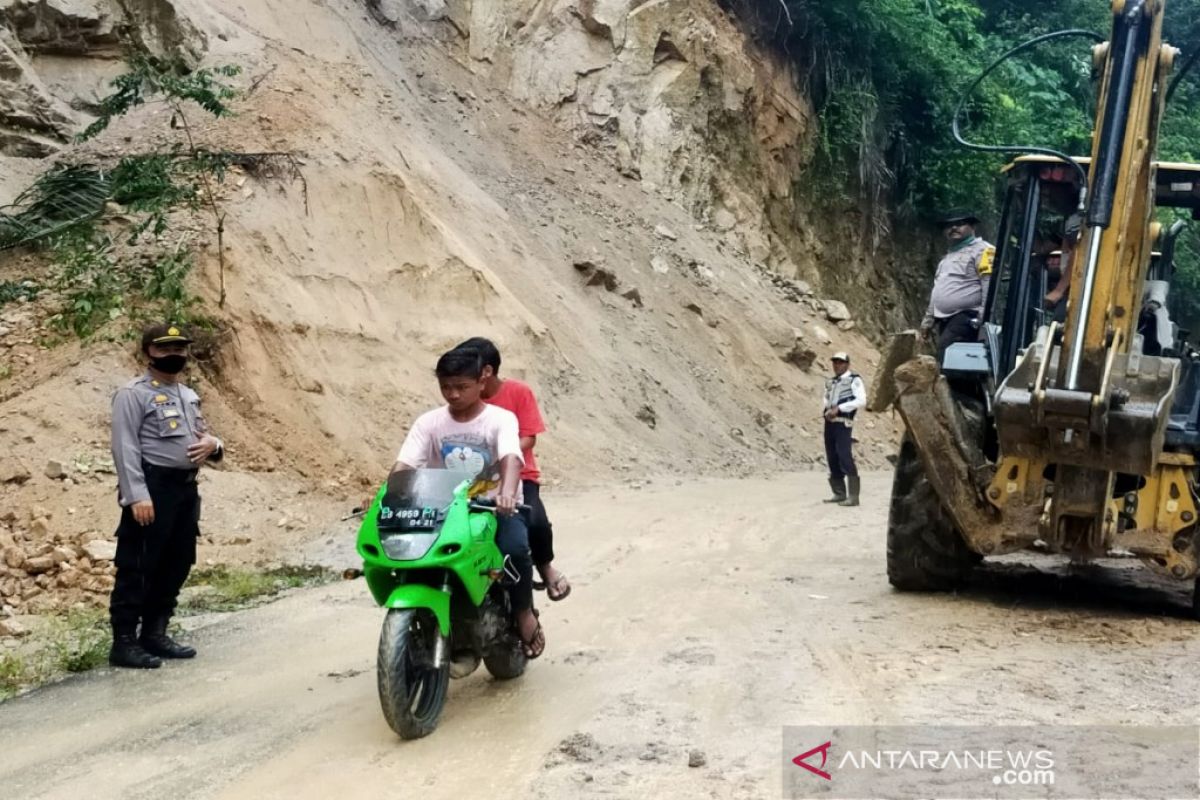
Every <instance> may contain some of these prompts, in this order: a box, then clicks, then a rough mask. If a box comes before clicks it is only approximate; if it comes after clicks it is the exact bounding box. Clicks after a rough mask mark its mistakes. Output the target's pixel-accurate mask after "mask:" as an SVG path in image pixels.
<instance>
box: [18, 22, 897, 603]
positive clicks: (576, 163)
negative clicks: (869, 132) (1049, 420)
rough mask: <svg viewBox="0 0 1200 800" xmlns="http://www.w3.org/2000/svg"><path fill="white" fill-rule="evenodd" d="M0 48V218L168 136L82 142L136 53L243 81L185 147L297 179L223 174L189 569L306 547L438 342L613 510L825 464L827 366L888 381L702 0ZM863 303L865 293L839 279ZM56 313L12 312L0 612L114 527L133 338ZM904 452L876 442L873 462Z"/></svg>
mask: <svg viewBox="0 0 1200 800" xmlns="http://www.w3.org/2000/svg"><path fill="white" fill-rule="evenodd" d="M0 29H6V30H7V32H6V33H4V34H3V41H4V42H5V46H6V47H7V50H6V51H5V52H6V53H7V54H9V55H11V56H12V57H13V58H14V59H16V62H17V63H19V64H20V69H19V70H17V72H15V73H13V72H5V73H4V74H5V75H6V76H12V77H6V79H5V80H6V81H7V83H5V84H4V85H3V88H2V89H0V94H3V95H5V97H6V99H5V100H3V102H4V103H7V104H8V105H5V106H0V107H2V108H6V109H16V108H17V106H18V105H19V102H18V101H19V100H20V97H26V98H41V99H40V100H37V102H36V103H35V102H34V100H33V99H30V100H29V101H28V102H29V104H31V105H28V106H27V108H30V109H32V108H34V107H35V106H36V107H37V108H42V109H44V111H43V112H38V113H32V112H30V113H23V112H20V111H17V110H13V111H6V112H4V113H3V115H2V116H0V127H3V128H4V129H5V130H6V131H8V133H7V134H6V136H7V139H6V140H7V141H10V142H12V143H13V144H12V145H11V146H6V149H5V153H6V154H7V155H6V157H5V158H4V161H3V166H5V167H11V168H12V169H10V170H9V171H7V172H6V174H5V177H4V178H2V179H0V197H8V198H11V197H13V196H14V195H15V194H16V193H17V192H19V191H20V190H21V189H22V188H23V187H24V186H25V185H27V184H28V181H29V179H30V177H31V176H33V175H35V174H36V173H37V172H38V171H40V170H41V169H44V168H46V166H48V164H49V163H52V162H53V161H56V160H57V161H80V160H87V159H94V158H98V157H100V156H104V155H107V156H111V154H113V153H119V152H122V151H131V150H135V149H137V148H144V147H146V146H148V145H149V144H150V143H152V142H156V141H158V139H157V138H156V137H160V136H161V131H162V130H163V128H164V127H165V126H164V121H165V120H164V118H163V115H164V114H165V113H167V112H165V111H164V110H163V109H162V108H160V107H153V106H147V107H145V108H144V109H141V110H139V111H138V112H137V113H135V114H134V115H132V116H131V117H129V118H127V119H125V120H122V121H121V122H120V123H119V124H117V125H115V126H114V127H113V128H112V129H111V130H110V131H109V132H107V133H106V134H104V136H102V137H101V138H100V139H98V140H97V141H95V142H93V143H90V144H89V145H87V146H86V147H79V146H75V145H70V144H68V140H69V136H70V132H71V131H73V130H76V129H78V128H79V127H80V126H81V125H82V124H84V123H85V122H86V120H87V119H88V115H89V109H91V108H94V104H95V101H96V97H97V96H98V92H99V91H100V90H99V89H98V88H97V87H98V86H99V85H102V83H103V81H104V79H105V78H107V77H109V76H111V75H112V74H114V73H115V72H118V71H119V70H120V64H119V63H118V62H116V61H115V60H113V56H114V54H115V53H117V52H119V51H120V48H121V46H123V44H124V43H126V42H140V43H141V44H142V45H143V46H147V47H151V48H156V49H157V50H158V51H159V52H171V53H175V54H177V55H180V56H181V57H185V58H188V59H192V60H193V61H195V62H197V63H199V62H201V61H202V62H203V63H207V64H226V63H237V64H240V65H241V66H242V67H243V68H244V73H243V75H242V77H241V79H240V80H241V83H242V88H243V90H244V96H243V98H242V100H241V101H240V102H239V104H238V112H239V113H238V115H237V116H236V117H235V118H232V119H230V120H226V121H222V122H220V123H215V124H212V125H210V126H208V127H207V128H205V129H203V130H202V131H201V132H200V135H201V136H202V137H203V138H204V141H205V142H206V143H207V144H208V145H209V146H212V147H228V148H232V149H239V150H249V151H262V150H276V151H291V152H295V153H296V154H298V156H299V158H300V159H301V162H302V170H303V177H304V182H303V184H301V183H299V182H289V181H279V180H274V179H269V178H265V177H263V176H254V175H246V174H233V175H231V176H230V178H229V180H228V181H227V182H226V184H225V186H224V190H223V191H224V195H225V201H226V204H227V207H228V209H229V211H230V214H229V219H228V221H227V223H226V233H225V245H226V252H225V258H226V261H227V265H228V274H227V275H226V288H227V290H228V303H227V305H226V307H225V308H224V309H223V310H218V309H216V307H215V302H214V298H215V297H216V280H217V276H216V265H215V261H216V257H215V256H216V254H215V246H214V244H213V243H212V242H211V241H209V242H208V243H207V246H206V249H205V250H204V251H203V253H202V255H203V258H202V259H201V264H200V267H199V269H198V270H197V272H196V274H195V281H196V286H197V291H199V292H200V294H201V295H202V296H203V297H205V298H207V299H208V306H207V310H208V311H209V312H211V313H212V314H213V315H214V316H216V317H217V318H219V319H220V321H221V322H222V323H223V324H224V325H225V326H227V328H226V330H227V331H228V334H227V335H226V336H224V337H222V338H220V339H219V340H217V341H215V342H213V343H211V346H210V347H208V348H206V350H205V353H204V355H205V358H204V360H203V361H202V363H201V369H199V370H194V371H193V376H192V382H193V383H194V384H195V385H197V388H198V389H199V391H200V392H201V394H202V396H203V397H204V398H205V402H206V407H207V414H208V416H209V418H210V420H212V422H213V423H214V425H215V426H216V427H217V428H218V430H219V431H220V432H221V434H222V435H223V436H224V438H225V439H226V440H227V441H228V442H229V446H230V458H229V459H228V463H227V464H226V465H225V466H224V467H222V469H221V470H219V471H211V472H210V473H209V477H208V479H207V481H206V483H207V486H206V488H205V493H206V505H205V514H206V521H205V530H206V540H205V542H204V543H203V548H202V554H201V559H202V560H242V561H253V560H262V559H269V560H287V558H288V556H289V554H290V553H291V552H294V544H295V543H296V542H297V541H299V540H301V539H304V538H312V537H314V536H316V535H318V533H319V532H320V531H321V530H322V529H323V528H324V527H325V524H326V523H328V522H330V521H332V520H333V519H334V518H335V516H336V513H337V509H339V508H345V507H346V505H347V504H349V503H350V501H351V500H354V499H357V497H358V496H359V493H360V492H361V491H362V489H363V487H365V486H369V485H370V484H371V483H373V482H374V481H375V480H377V479H378V477H379V475H380V474H381V471H382V470H383V469H384V468H385V465H386V464H387V463H389V462H390V460H391V458H392V454H393V453H394V451H395V449H396V447H397V446H398V444H399V441H400V439H401V438H402V436H403V432H404V430H405V427H406V425H407V423H408V421H409V420H410V419H411V418H412V417H413V415H414V414H416V413H417V412H419V411H420V410H422V409H424V408H427V407H429V406H431V405H433V404H435V403H437V402H438V397H437V390H436V385H435V384H434V383H433V381H432V379H431V374H430V370H431V366H432V364H433V360H434V358H435V357H436V354H437V353H439V352H441V351H443V350H445V349H446V348H448V347H450V346H452V345H453V344H455V343H456V342H458V341H460V340H461V339H463V338H466V337H467V336H470V335H476V334H485V335H489V336H492V337H493V338H495V339H496V340H497V341H498V343H499V344H500V346H501V349H502V350H503V352H504V354H505V367H504V372H505V373H506V374H509V375H513V376H517V377H522V378H525V379H527V380H529V381H530V382H531V383H532V384H533V385H534V386H535V388H536V389H537V390H538V392H539V395H540V397H541V399H542V402H543V405H544V408H545V411H546V414H547V416H548V421H549V424H550V428H551V432H550V434H549V435H548V436H546V437H545V438H544V440H543V442H542V444H539V447H540V448H541V449H542V450H543V451H544V454H543V460H544V462H545V465H546V467H547V472H548V477H549V479H550V481H551V485H556V484H558V483H559V482H562V481H566V482H568V483H571V484H576V485H578V484H583V483H594V482H600V481H609V480H612V479H613V478H618V479H620V480H622V481H623V482H624V483H623V485H624V486H625V487H626V488H625V489H624V490H625V491H628V490H630V489H631V488H636V487H637V486H638V485H640V483H641V482H643V481H645V480H649V479H651V478H652V477H653V476H661V475H664V474H665V475H674V476H681V477H682V476H687V475H695V474H729V473H744V472H747V471H753V470H777V469H791V468H803V467H804V466H806V465H813V464H817V463H819V461H820V459H821V452H822V445H821V442H820V440H819V439H820V429H821V425H820V420H819V403H820V401H819V392H820V387H821V381H822V373H823V371H824V366H825V363H826V362H827V358H828V356H829V354H830V353H831V352H833V351H834V350H842V349H845V350H849V351H851V352H852V353H853V354H854V358H855V366H856V368H857V369H859V370H860V371H862V372H864V373H865V374H866V375H867V377H868V378H870V375H871V371H872V368H873V366H874V365H875V363H876V361H877V356H876V354H875V353H874V351H873V349H872V346H871V343H870V341H868V340H867V339H866V338H864V337H863V336H862V335H861V334H860V330H859V327H860V326H861V325H862V324H863V323H862V321H861V314H862V312H861V311H860V316H859V317H858V318H852V317H851V311H850V310H848V309H847V308H846V305H849V306H850V307H851V309H868V310H869V311H868V313H869V316H868V317H867V319H868V323H867V324H868V325H869V327H870V329H871V330H878V329H882V328H883V327H884V326H886V325H887V324H888V319H887V317H886V316H884V315H883V313H882V312H881V311H879V310H878V309H881V308H883V307H884V306H885V305H887V304H888V303H892V304H893V305H896V303H894V302H893V301H890V300H888V299H887V298H888V297H889V296H892V293H893V292H894V291H895V288H894V286H892V285H891V284H887V283H878V284H877V285H876V284H872V281H877V280H882V279H880V278H879V275H880V274H882V273H876V272H873V271H866V272H862V274H860V273H859V272H856V271H855V270H854V269H848V266H849V265H850V264H851V262H849V261H846V260H845V259H843V258H840V257H839V258H834V259H830V258H829V257H828V253H829V252H830V250H829V248H830V247H831V246H834V245H837V241H838V240H834V241H833V243H832V244H831V241H830V238H829V233H828V232H827V231H822V230H821V229H820V228H819V227H818V226H817V225H816V223H815V222H813V223H812V224H805V220H815V219H816V217H815V216H814V217H808V216H806V215H809V214H815V212H813V211H811V210H807V211H806V210H805V208H804V205H803V203H802V202H801V201H800V200H799V199H798V198H799V197H800V194H799V193H798V192H797V187H796V184H795V175H796V172H797V170H798V168H799V166H800V165H802V164H803V163H804V161H805V159H806V158H807V157H808V154H809V153H810V151H811V147H812V143H811V140H812V136H813V135H814V131H813V127H812V125H813V123H812V112H811V109H809V108H808V106H807V104H806V102H805V100H804V98H803V95H802V94H800V93H799V92H798V91H797V90H796V89H795V86H796V83H797V82H796V80H795V76H793V75H790V74H789V73H788V72H787V70H786V69H784V68H783V67H782V66H780V65H778V64H776V63H775V62H773V61H772V60H771V59H770V58H769V57H768V56H767V55H766V54H764V53H761V52H758V51H756V50H755V49H754V46H753V45H752V44H751V43H750V42H749V41H748V40H747V39H746V37H745V36H744V35H743V34H742V33H741V32H740V31H739V29H738V28H737V26H736V25H734V24H733V22H732V21H731V20H729V19H728V18H726V17H725V16H724V15H723V14H722V13H721V12H720V11H719V10H718V9H717V8H716V7H715V6H713V5H711V4H708V3H701V2H686V3H685V2H661V1H660V2H652V3H646V4H641V5H634V4H630V3H614V2H607V3H604V2H597V3H588V2H585V0H580V1H579V2H577V3H558V4H553V5H544V4H533V3H528V4H524V5H521V4H516V3H509V2H497V3H479V4H475V5H472V4H469V3H466V4H464V3H461V2H459V3H447V4H445V5H442V4H440V3H438V2H434V0H423V2H414V3H407V2H404V3H401V2H389V0H377V1H376V0H370V2H365V0H364V2H351V0H286V1H285V0H256V2H252V3H244V2H238V0H207V1H204V2H201V1H197V2H189V3H187V4H186V5H185V4H178V3H177V4H172V3H169V2H166V1H165V0H136V1H135V0H120V1H118V0H112V1H111V2H110V1H109V0H95V1H94V2H65V0H55V1H54V2H51V1H50V0H45V1H44V2H24V1H23V0H0ZM30 31H33V33H30ZM72 48H73V49H72ZM39 104H40V105H39ZM51 112H53V113H51ZM22 143H23V144H22ZM195 230H196V232H197V235H203V234H204V232H205V227H204V225H203V224H202V222H201V221H197V222H196V224H195ZM837 246H840V245H837ZM0 255H2V256H3V257H2V258H0V280H4V279H8V280H17V279H23V278H28V277H32V278H35V279H38V280H41V281H43V282H44V281H45V280H46V270H47V266H46V265H45V264H44V263H43V262H42V260H41V259H40V257H39V256H38V255H37V254H30V253H6V254H0ZM860 283H861V284H862V285H863V286H872V287H873V288H871V292H872V294H871V295H870V297H869V298H868V297H867V295H863V294H858V295H856V294H854V293H853V292H848V293H846V294H841V295H834V294H833V293H832V292H831V291H830V290H829V288H828V287H831V286H856V285H859V284H860ZM822 286H824V287H826V288H825V289H824V290H822V288H821V287H822ZM843 300H844V301H845V304H844V303H843V302H841V301H843ZM54 302H55V298H54V296H53V294H48V295H45V296H43V297H42V298H41V299H39V300H36V301H34V302H31V303H21V302H14V303H10V304H9V305H6V306H4V307H0V326H3V327H0V367H2V368H3V370H4V372H3V373H0V374H4V375H5V376H6V377H4V378H3V379H0V435H2V436H3V437H4V444H5V447H4V452H3V453H2V454H0V509H2V510H3V517H2V518H0V554H3V557H4V562H3V566H0V601H2V602H3V603H4V604H6V605H7V606H9V607H10V608H16V607H18V606H20V607H25V608H34V609H37V608H52V607H55V606H57V605H60V604H61V603H63V602H64V598H65V601H66V602H75V601H85V600H87V598H90V599H91V601H98V600H99V599H101V598H102V597H103V593H104V591H105V589H106V588H107V582H106V581H105V580H103V578H104V577H105V574H106V573H107V572H108V571H109V568H108V565H107V563H106V562H105V561H104V559H101V558H93V557H92V555H89V550H88V548H89V546H90V547H92V548H97V547H99V545H96V544H93V543H94V542H100V541H105V540H109V539H110V536H111V534H110V532H111V530H112V529H113V527H114V526H115V522H116V509H115V504H114V503H113V502H112V493H113V480H112V476H111V474H109V473H108V472H106V468H105V450H106V446H107V434H108V431H107V420H108V403H109V398H110V397H111V393H112V391H113V390H114V389H115V388H116V387H117V386H119V385H120V384H122V383H124V382H125V381H126V380H128V379H129V377H131V376H132V375H134V374H136V370H137V364H136V360H135V358H134V354H133V353H132V352H131V348H130V347H129V346H128V345H127V344H125V343H123V342H122V341H121V340H118V341H117V342H115V343H114V342H109V343H103V344H100V343H97V342H95V341H94V342H91V343H88V344H86V345H80V344H79V343H67V342H63V341H61V340H60V339H57V338H56V337H55V336H54V335H53V332H52V331H51V330H50V329H49V328H48V327H47V324H46V319H47V317H48V315H49V314H50V313H52V312H53V310H54ZM120 324H121V323H120V322H119V321H118V323H116V324H115V325H114V329H117V328H119V327H120ZM894 436H895V429H894V424H893V421H892V420H890V419H878V418H875V419H872V418H867V419H865V420H863V423H862V424H861V425H860V426H859V437H860V438H861V440H862V442H861V445H860V453H861V457H862V460H863V462H864V463H865V464H866V465H868V466H871V465H874V466H880V465H883V464H884V463H885V462H884V457H885V455H886V454H888V453H890V451H891V449H892V446H893V441H894ZM50 460H53V461H56V462H59V466H60V467H61V470H55V469H53V468H52V465H50V464H48V463H47V462H48V461H50ZM615 496H616V497H618V498H619V495H615ZM39 512H40V513H39ZM561 527H562V529H563V531H564V537H565V540H566V541H565V542H564V549H565V550H567V551H569V547H570V545H569V536H570V534H569V528H570V526H569V523H568V524H562V525H561ZM56 548H60V549H58V550H56ZM68 551H69V552H68ZM46 557H49V558H50V559H51V560H52V561H54V559H58V560H57V561H54V564H53V565H52V566H51V567H50V568H48V569H45V570H42V569H40V567H41V566H42V564H41V562H40V561H39V562H36V563H34V562H33V561H32V560H33V559H38V558H46ZM34 568H36V569H34ZM74 571H79V572H81V574H82V573H86V574H87V575H88V576H93V575H94V576H95V577H96V580H97V581H98V582H96V583H89V582H88V581H87V580H83V581H82V582H80V581H77V580H76V578H75V577H74V576H73V575H74ZM64 576H67V577H64ZM73 583H81V584H82V585H73ZM39 598H40V599H39Z"/></svg>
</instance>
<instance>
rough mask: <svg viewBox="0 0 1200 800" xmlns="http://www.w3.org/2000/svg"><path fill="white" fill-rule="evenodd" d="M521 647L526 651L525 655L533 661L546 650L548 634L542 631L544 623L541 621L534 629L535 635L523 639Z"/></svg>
mask: <svg viewBox="0 0 1200 800" xmlns="http://www.w3.org/2000/svg"><path fill="white" fill-rule="evenodd" d="M521 647H522V649H524V651H525V657H526V658H527V659H529V660H530V661H533V660H534V659H535V658H537V657H538V656H540V655H541V654H542V653H544V652H545V651H546V634H544V633H543V632H542V623H541V622H540V621H539V622H538V624H537V627H536V628H534V629H533V635H531V636H530V637H529V638H528V639H521Z"/></svg>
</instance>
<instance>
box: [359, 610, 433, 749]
mask: <svg viewBox="0 0 1200 800" xmlns="http://www.w3.org/2000/svg"><path fill="white" fill-rule="evenodd" d="M439 636H441V632H440V631H439V630H438V624H437V619H436V617H434V615H433V614H432V612H429V611H426V610H424V609H408V608H403V609H401V608H393V609H390V610H389V611H388V613H387V616H386V617H384V619H383V630H381V631H380V632H379V656H378V659H377V662H376V677H377V681H378V685H379V704H380V706H381V707H382V708H383V717H384V719H386V720H387V723H388V725H389V726H390V727H391V729H392V730H393V731H395V732H396V733H398V734H399V735H400V738H402V739H420V738H421V737H422V736H428V735H429V734H431V733H433V731H434V729H435V728H437V724H438V719H439V718H440V717H441V715H442V709H443V708H444V707H445V705H446V689H447V687H448V686H449V684H450V662H449V660H448V659H447V660H446V662H445V663H444V664H442V666H441V667H440V668H437V667H434V666H433V654H434V648H435V646H436V644H437V639H438V637H439Z"/></svg>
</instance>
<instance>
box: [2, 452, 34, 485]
mask: <svg viewBox="0 0 1200 800" xmlns="http://www.w3.org/2000/svg"><path fill="white" fill-rule="evenodd" d="M31 477H33V476H32V475H31V474H30V472H29V469H28V468H27V467H26V466H25V465H24V464H23V463H21V461H20V459H17V458H12V457H9V458H0V483H16V484H22V483H25V481H27V480H29V479H30V478H31Z"/></svg>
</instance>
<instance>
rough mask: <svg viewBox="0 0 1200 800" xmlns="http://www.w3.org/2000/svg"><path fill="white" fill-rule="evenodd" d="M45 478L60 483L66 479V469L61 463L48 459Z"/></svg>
mask: <svg viewBox="0 0 1200 800" xmlns="http://www.w3.org/2000/svg"><path fill="white" fill-rule="evenodd" d="M45 471H46V477H47V478H49V479H50V480H52V481H61V480H62V479H63V478H66V477H67V468H66V467H65V466H64V465H63V463H62V462H61V461H57V460H55V459H53V458H52V459H50V460H49V461H47V462H46V470H45Z"/></svg>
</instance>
